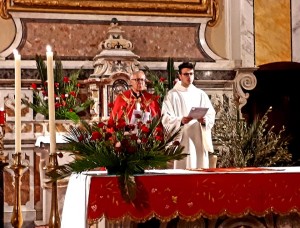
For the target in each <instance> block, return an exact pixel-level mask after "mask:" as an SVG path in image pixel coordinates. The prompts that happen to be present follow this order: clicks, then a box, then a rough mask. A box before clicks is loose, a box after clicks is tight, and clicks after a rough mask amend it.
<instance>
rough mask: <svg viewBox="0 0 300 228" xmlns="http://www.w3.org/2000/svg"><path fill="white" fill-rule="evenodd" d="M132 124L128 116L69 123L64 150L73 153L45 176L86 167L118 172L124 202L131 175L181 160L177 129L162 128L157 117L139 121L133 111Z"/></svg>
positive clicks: (130, 192)
mask: <svg viewBox="0 0 300 228" xmlns="http://www.w3.org/2000/svg"><path fill="white" fill-rule="evenodd" d="M135 119H136V120H137V121H136V124H130V122H129V121H128V118H126V116H123V117H122V118H119V119H115V120H112V119H109V120H108V121H106V122H102V121H101V122H98V123H90V124H89V123H87V122H85V121H83V122H82V124H81V125H80V126H71V127H70V129H69V131H68V133H67V135H65V136H64V137H65V140H66V141H67V142H68V144H67V146H66V148H64V149H65V150H68V151H70V152H71V153H72V155H73V156H74V160H73V161H72V162H70V163H68V164H65V165H62V166H58V167H57V168H56V169H55V170H52V171H51V172H50V173H48V174H47V175H48V176H50V177H51V178H52V179H53V180H57V179H61V178H64V177H67V176H69V175H71V173H72V172H76V173H80V172H83V171H88V170H95V169H96V170H97V169H101V167H102V168H105V169H106V170H107V172H108V174H115V175H118V178H119V185H120V190H121V194H122V195H123V197H124V199H125V200H126V201H128V202H129V201H132V200H134V199H135V195H136V183H135V178H134V174H142V173H144V170H145V169H152V168H166V167H167V163H168V162H169V161H172V160H181V159H183V158H184V157H185V156H186V154H183V153H182V151H183V147H182V146H181V145H180V144H179V142H178V141H176V137H177V136H178V134H179V132H180V130H177V131H174V130H164V129H163V128H162V126H161V123H160V118H154V119H152V120H148V121H146V122H143V121H142V120H143V114H142V115H140V114H136V116H135Z"/></svg>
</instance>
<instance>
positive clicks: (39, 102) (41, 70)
mask: <svg viewBox="0 0 300 228" xmlns="http://www.w3.org/2000/svg"><path fill="white" fill-rule="evenodd" d="M36 65H37V70H38V75H39V77H40V79H41V84H40V87H38V85H37V84H36V83H32V85H31V89H32V90H33V102H30V101H29V100H28V99H24V98H22V103H23V104H25V105H27V106H28V107H30V108H32V109H33V111H34V112H35V113H40V114H42V115H43V116H44V117H45V118H48V116H49V111H48V92H47V91H48V89H47V66H46V64H45V63H44V61H43V59H42V57H41V56H39V55H36ZM80 71H81V70H78V71H74V72H72V73H71V74H70V75H69V76H66V75H65V74H64V70H63V66H62V63H61V61H60V60H57V61H55V69H54V89H55V92H54V94H55V118H56V119H59V120H61V119H65V120H73V121H74V122H78V121H79V120H80V116H79V113H80V112H83V111H85V110H86V109H88V108H89V107H90V105H92V104H93V100H91V99H89V98H87V99H86V100H85V101H81V99H79V97H78V95H79V91H80V83H79V82H78V77H79V75H80Z"/></svg>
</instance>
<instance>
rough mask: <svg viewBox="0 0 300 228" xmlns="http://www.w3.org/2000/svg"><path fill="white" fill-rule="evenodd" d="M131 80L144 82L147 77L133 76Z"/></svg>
mask: <svg viewBox="0 0 300 228" xmlns="http://www.w3.org/2000/svg"><path fill="white" fill-rule="evenodd" d="M131 80H133V81H135V82H144V81H145V79H143V78H132V79H131Z"/></svg>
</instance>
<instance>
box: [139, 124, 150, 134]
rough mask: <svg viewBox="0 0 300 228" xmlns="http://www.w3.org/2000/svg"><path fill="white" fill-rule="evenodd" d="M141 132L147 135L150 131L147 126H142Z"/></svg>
mask: <svg viewBox="0 0 300 228" xmlns="http://www.w3.org/2000/svg"><path fill="white" fill-rule="evenodd" d="M141 131H142V132H144V133H149V132H150V129H149V128H148V127H147V126H145V125H143V126H142V127H141Z"/></svg>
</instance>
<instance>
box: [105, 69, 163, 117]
mask: <svg viewBox="0 0 300 228" xmlns="http://www.w3.org/2000/svg"><path fill="white" fill-rule="evenodd" d="M130 80H131V85H132V86H131V88H130V89H129V90H126V91H124V92H122V93H121V94H119V95H118V96H117V98H116V99H115V102H114V105H113V108H112V111H111V114H110V118H113V119H116V118H117V119H119V118H120V117H122V115H123V114H124V110H125V112H126V113H127V114H126V115H127V117H128V119H129V120H131V118H132V113H133V112H134V110H136V111H142V112H143V113H144V115H145V116H146V120H147V119H152V118H153V117H160V115H161V111H160V105H159V103H158V101H157V98H156V96H155V95H153V94H151V93H149V92H147V90H146V83H145V81H146V76H145V73H144V72H143V71H141V70H140V71H136V72H134V73H133V74H132V75H131V77H130Z"/></svg>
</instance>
